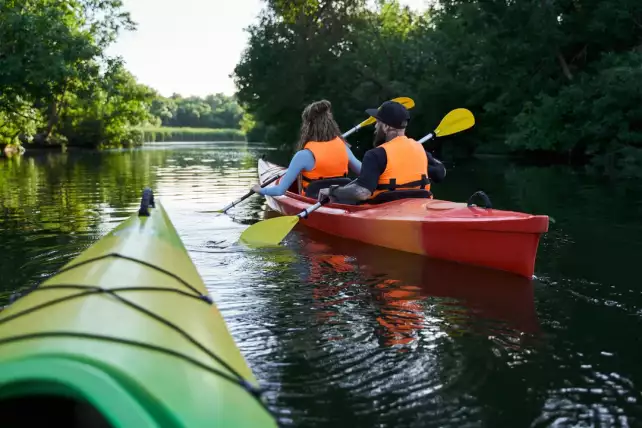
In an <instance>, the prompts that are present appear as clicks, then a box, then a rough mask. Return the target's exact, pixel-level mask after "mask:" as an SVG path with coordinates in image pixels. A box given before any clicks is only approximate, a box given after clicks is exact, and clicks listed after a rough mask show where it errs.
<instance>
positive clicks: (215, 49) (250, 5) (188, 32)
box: [108, 0, 426, 96]
mask: <svg viewBox="0 0 642 428" xmlns="http://www.w3.org/2000/svg"><path fill="white" fill-rule="evenodd" d="M425 2H426V0H400V3H401V4H403V5H408V6H410V7H411V8H413V9H415V10H422V9H423V8H424V3H425ZM123 3H124V8H125V10H127V11H128V12H130V14H131V16H132V19H133V20H134V21H135V22H136V23H137V24H138V29H137V30H136V31H133V32H124V33H121V34H120V36H119V38H118V41H117V42H116V43H115V44H114V45H112V46H111V47H110V48H109V50H108V52H109V54H111V55H119V56H122V57H123V58H124V60H125V62H126V64H127V69H128V70H129V71H130V72H132V73H133V74H134V76H136V78H137V79H138V81H139V82H140V83H143V84H145V85H148V86H151V87H152V88H154V89H156V90H157V91H159V92H160V93H161V95H163V96H170V95H172V93H179V94H181V95H183V96H190V95H197V96H204V95H207V94H211V93H218V92H222V93H224V94H227V95H232V94H233V93H234V92H235V87H234V82H233V80H232V79H231V78H230V77H229V75H230V74H231V73H232V72H233V71H234V67H235V66H236V64H237V63H238V61H239V59H240V58H241V54H242V52H243V49H244V48H245V46H246V44H247V37H248V34H247V33H246V32H245V31H244V29H245V28H246V27H247V26H248V25H250V24H252V23H253V22H254V21H255V20H256V17H257V16H258V14H259V12H260V10H261V8H262V7H263V2H262V1H261V0H180V1H176V0H124V1H123Z"/></svg>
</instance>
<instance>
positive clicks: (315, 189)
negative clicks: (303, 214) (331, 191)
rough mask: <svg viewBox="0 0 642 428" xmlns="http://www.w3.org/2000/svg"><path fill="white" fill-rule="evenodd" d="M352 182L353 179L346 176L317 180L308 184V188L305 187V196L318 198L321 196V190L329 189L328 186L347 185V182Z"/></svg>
mask: <svg viewBox="0 0 642 428" xmlns="http://www.w3.org/2000/svg"><path fill="white" fill-rule="evenodd" d="M351 182H352V180H351V179H349V178H345V177H339V178H327V179H325V180H315V181H313V182H311V183H310V184H309V185H308V188H307V189H305V196H307V197H308V198H313V199H317V198H318V197H319V190H321V189H327V188H328V187H330V186H334V185H335V184H336V185H338V186H345V185H346V184H350V183H351Z"/></svg>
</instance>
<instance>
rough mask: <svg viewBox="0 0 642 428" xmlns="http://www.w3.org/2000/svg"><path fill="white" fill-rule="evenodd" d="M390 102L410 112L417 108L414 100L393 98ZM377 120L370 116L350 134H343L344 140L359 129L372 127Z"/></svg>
mask: <svg viewBox="0 0 642 428" xmlns="http://www.w3.org/2000/svg"><path fill="white" fill-rule="evenodd" d="M390 101H394V102H397V103H399V104H401V105H403V106H404V107H405V108H407V109H408V110H410V109H411V108H413V107H414V106H415V102H414V101H413V100H412V98H408V97H398V98H393V99H392V100H390ZM376 120H377V119H375V118H374V117H372V116H370V117H369V118H367V119H366V120H364V121H363V122H361V123H360V124H358V125H357V126H355V127H354V128H352V129H350V130H349V131H348V132H346V133H345V134H343V138H346V137H348V136H349V135H352V134H354V133H355V132H357V131H358V130H359V129H361V128H363V127H364V126H368V125H372V124H373V123H375V122H376Z"/></svg>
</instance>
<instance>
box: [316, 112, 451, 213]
mask: <svg viewBox="0 0 642 428" xmlns="http://www.w3.org/2000/svg"><path fill="white" fill-rule="evenodd" d="M366 113H367V114H369V115H370V116H372V117H374V118H375V119H377V123H376V125H375V135H374V147H375V148H374V149H370V150H368V151H367V152H366V154H365V156H364V157H363V161H362V163H361V173H360V174H359V178H357V179H356V180H355V181H353V182H352V183H350V184H347V185H345V186H343V187H338V188H333V189H322V190H321V191H320V192H319V200H321V199H323V198H324V197H325V196H328V195H329V196H330V200H331V201H332V202H335V201H339V202H341V203H347V204H354V203H357V202H359V201H366V200H368V199H373V198H375V197H376V196H378V195H379V194H381V193H383V192H389V191H394V190H407V189H424V190H430V180H431V179H432V180H433V181H435V182H440V181H441V180H443V178H444V177H445V175H446V168H445V167H444V165H443V164H442V163H441V162H439V161H438V160H436V159H434V158H433V157H432V155H431V154H430V153H428V152H426V151H425V150H424V148H423V147H422V146H421V144H419V143H417V142H416V141H415V140H413V139H410V138H408V137H406V136H405V130H406V126H407V125H408V121H409V120H410V113H409V112H408V110H407V109H406V107H404V106H403V105H402V104H399V103H397V102H394V101H386V102H385V103H383V104H382V105H381V107H380V108H379V109H368V110H366ZM429 177H430V178H429Z"/></svg>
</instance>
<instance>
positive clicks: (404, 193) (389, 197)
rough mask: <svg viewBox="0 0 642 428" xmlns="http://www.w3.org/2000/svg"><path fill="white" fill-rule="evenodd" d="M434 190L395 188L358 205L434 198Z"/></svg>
mask: <svg viewBox="0 0 642 428" xmlns="http://www.w3.org/2000/svg"><path fill="white" fill-rule="evenodd" d="M432 196H433V195H432V192H431V191H430V190H422V189H408V190H393V191H390V192H383V193H379V194H378V195H377V196H376V197H374V198H372V199H368V200H366V201H362V202H359V203H358V204H357V205H363V204H368V205H377V204H384V203H386V202H392V201H398V200H400V199H432Z"/></svg>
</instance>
